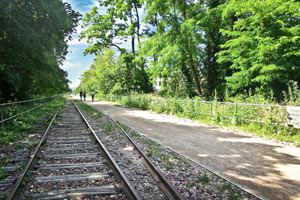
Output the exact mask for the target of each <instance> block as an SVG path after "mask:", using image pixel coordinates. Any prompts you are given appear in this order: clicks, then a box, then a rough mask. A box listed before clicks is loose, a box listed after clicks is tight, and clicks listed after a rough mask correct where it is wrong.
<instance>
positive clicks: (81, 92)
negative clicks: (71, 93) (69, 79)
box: [79, 90, 83, 101]
mask: <svg viewBox="0 0 300 200" xmlns="http://www.w3.org/2000/svg"><path fill="white" fill-rule="evenodd" d="M79 94H80V101H82V94H83V93H82V90H80V93H79Z"/></svg>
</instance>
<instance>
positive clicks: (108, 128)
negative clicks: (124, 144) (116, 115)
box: [105, 123, 112, 133]
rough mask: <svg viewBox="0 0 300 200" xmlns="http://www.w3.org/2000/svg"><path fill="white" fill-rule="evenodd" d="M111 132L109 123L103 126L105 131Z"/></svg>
mask: <svg viewBox="0 0 300 200" xmlns="http://www.w3.org/2000/svg"><path fill="white" fill-rule="evenodd" d="M111 130H112V124H111V123H107V124H106V125H105V131H106V132H108V133H109V132H110V131H111Z"/></svg>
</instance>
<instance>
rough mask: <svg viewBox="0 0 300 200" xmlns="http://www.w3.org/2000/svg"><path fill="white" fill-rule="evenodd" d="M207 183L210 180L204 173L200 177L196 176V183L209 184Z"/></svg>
mask: <svg viewBox="0 0 300 200" xmlns="http://www.w3.org/2000/svg"><path fill="white" fill-rule="evenodd" d="M209 181H210V179H209V177H208V176H207V174H206V173H204V174H203V175H201V176H198V182H199V183H209Z"/></svg>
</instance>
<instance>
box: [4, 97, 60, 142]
mask: <svg viewBox="0 0 300 200" xmlns="http://www.w3.org/2000/svg"><path fill="white" fill-rule="evenodd" d="M64 102H65V99H64V98H63V97H60V98H57V99H56V100H52V101H50V102H49V103H47V104H46V105H44V106H42V107H40V108H38V109H36V110H33V111H31V112H29V113H26V114H24V115H21V116H19V117H17V118H15V119H12V120H9V121H7V122H5V124H4V127H3V129H0V144H1V145H5V144H9V143H11V142H14V141H15V140H17V139H19V138H23V137H26V136H27V135H28V134H29V133H30V132H32V131H34V129H35V128H36V126H37V124H41V123H43V122H45V121H49V120H51V118H52V117H53V116H52V115H53V114H54V113H53V112H54V111H56V110H57V109H58V107H59V106H62V105H64ZM48 123H49V122H48ZM48 123H47V124H48Z"/></svg>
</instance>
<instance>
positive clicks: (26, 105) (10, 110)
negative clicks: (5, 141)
mask: <svg viewBox="0 0 300 200" xmlns="http://www.w3.org/2000/svg"><path fill="white" fill-rule="evenodd" d="M58 97H60V95H55V96H51V97H44V98H37V99H30V100H25V101H17V102H9V103H3V104H0V124H1V125H2V128H3V126H4V122H6V121H9V120H11V119H15V118H17V117H18V116H21V115H23V114H25V113H28V112H31V111H33V110H35V109H37V108H40V107H42V106H44V105H45V104H47V103H48V102H50V101H51V100H54V99H56V98H58Z"/></svg>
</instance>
